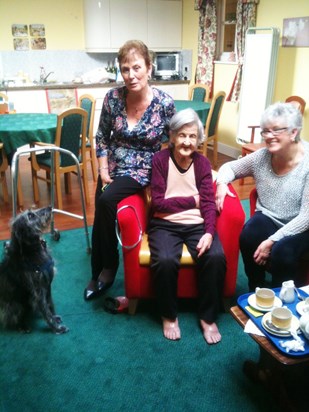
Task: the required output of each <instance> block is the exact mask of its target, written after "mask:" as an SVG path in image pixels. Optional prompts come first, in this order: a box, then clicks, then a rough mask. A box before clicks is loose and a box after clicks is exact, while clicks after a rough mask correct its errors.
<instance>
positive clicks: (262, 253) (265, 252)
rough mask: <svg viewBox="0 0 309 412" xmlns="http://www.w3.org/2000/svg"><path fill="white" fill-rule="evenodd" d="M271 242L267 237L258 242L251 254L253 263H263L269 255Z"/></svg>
mask: <svg viewBox="0 0 309 412" xmlns="http://www.w3.org/2000/svg"><path fill="white" fill-rule="evenodd" d="M273 244H274V242H273V241H272V240H269V239H266V240H264V241H263V242H262V243H260V245H259V246H258V248H257V249H256V251H255V252H254V255H253V258H254V260H255V263H257V264H258V265H265V263H266V262H267V260H268V258H269V256H270V252H271V248H272V247H273Z"/></svg>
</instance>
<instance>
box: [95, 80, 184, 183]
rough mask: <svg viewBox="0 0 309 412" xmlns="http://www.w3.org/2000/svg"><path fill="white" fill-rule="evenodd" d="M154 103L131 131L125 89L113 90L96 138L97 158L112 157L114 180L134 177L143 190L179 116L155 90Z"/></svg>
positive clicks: (155, 89)
mask: <svg viewBox="0 0 309 412" xmlns="http://www.w3.org/2000/svg"><path fill="white" fill-rule="evenodd" d="M152 90H153V99H152V101H151V103H150V105H149V106H148V108H147V109H146V111H145V113H144V114H143V116H142V118H141V119H140V120H139V122H138V123H137V124H136V125H135V126H134V127H133V128H129V127H128V123H127V113H126V105H125V101H126V95H127V89H126V87H125V86H123V87H120V88H115V89H112V90H110V91H109V92H108V93H107V94H106V96H105V99H104V102H103V107H102V112H101V117H100V122H99V127H98V131H97V134H96V154H97V157H98V158H99V157H104V156H108V167H109V174H110V177H111V178H114V177H119V176H131V177H132V178H133V179H135V180H137V181H138V182H139V183H140V184H141V185H142V186H146V185H148V184H149V182H150V177H151V176H150V174H151V164H152V157H153V155H154V153H155V152H157V151H159V150H160V148H161V142H162V140H164V138H165V139H166V138H167V137H168V124H169V120H170V118H171V117H172V116H173V115H174V113H175V112H176V109H175V105H174V101H173V99H172V98H171V97H170V96H169V95H168V94H167V93H165V92H163V91H162V90H159V89H157V88H154V87H153V88H152Z"/></svg>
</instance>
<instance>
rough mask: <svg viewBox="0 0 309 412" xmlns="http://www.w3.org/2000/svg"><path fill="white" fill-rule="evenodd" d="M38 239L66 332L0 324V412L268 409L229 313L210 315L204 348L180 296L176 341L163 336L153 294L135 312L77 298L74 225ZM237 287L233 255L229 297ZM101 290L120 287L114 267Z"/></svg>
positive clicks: (247, 345) (250, 348)
mask: <svg viewBox="0 0 309 412" xmlns="http://www.w3.org/2000/svg"><path fill="white" fill-rule="evenodd" d="M46 239H47V241H48V244H49V247H50V249H51V251H52V254H53V256H54V259H55V261H56V266H57V275H56V278H55V280H54V283H53V296H54V301H55V306H56V309H57V313H59V314H60V315H61V316H62V318H63V321H64V323H65V324H66V325H67V326H68V327H69V328H70V331H69V333H67V334H65V335H59V336H58V335H54V334H53V333H51V332H50V330H49V329H48V328H47V326H46V325H45V323H44V322H43V321H42V320H40V319H38V320H36V322H35V324H34V327H33V331H32V333H31V334H28V335H23V334H20V333H18V332H14V331H2V330H1V331H0V411H1V412H19V411H21V412H41V411H42V412H43V411H44V412H56V411H95V412H96V411H108V412H109V411H110V412H115V411H142V412H144V411H145V412H148V411H149V412H150V411H154V412H155V411H156V412H157V411H159V412H160V411H171V412H173V411H186V412H190V411H214V412H216V411H220V412H233V411H239V410H243V411H246V412H250V411H276V410H277V409H276V406H275V405H274V402H273V401H272V399H271V397H270V395H269V394H268V393H265V391H264V390H263V388H262V387H261V386H260V385H255V384H254V383H252V382H251V381H250V380H248V379H247V378H246V377H245V375H244V374H243V372H242V364H243V361H244V360H245V359H246V358H251V359H253V360H257V358H258V346H257V344H256V343H255V342H254V341H253V340H252V339H251V338H250V337H249V336H248V335H245V334H244V332H243V330H242V328H241V327H240V326H239V325H238V324H237V323H236V322H235V321H234V320H233V319H232V317H231V315H230V314H228V313H222V314H220V317H219V319H218V326H219V328H220V331H221V333H222V342H221V343H220V344H218V345H214V346H209V345H207V344H206V343H205V341H204V339H203V337H202V334H201V331H200V330H199V327H198V320H197V317H196V308H195V302H194V301H191V300H188V301H183V302H181V303H180V311H179V321H180V326H181V330H182V339H181V340H180V341H178V342H170V341H167V340H166V339H164V338H163V336H162V331H161V324H160V321H159V318H158V315H157V313H156V308H155V303H154V301H145V302H141V303H140V305H139V306H138V310H137V313H136V315H135V316H129V315H127V314H120V315H111V314H108V313H106V312H105V311H104V310H103V308H102V304H103V298H102V299H99V300H98V301H95V302H84V300H83V297H82V295H83V289H84V287H85V285H86V283H87V281H88V278H89V277H90V256H89V255H87V253H86V242H85V235H84V231H83V230H82V229H77V230H71V231H64V232H61V239H60V241H59V242H55V241H53V240H51V239H50V237H49V235H46ZM1 243H2V242H1ZM0 248H2V244H0ZM0 250H1V249H0ZM245 292H247V288H246V279H245V275H244V272H243V266H242V262H241V260H240V265H239V276H238V282H237V292H236V296H235V299H234V301H236V297H237V296H238V295H240V294H242V293H245ZM109 294H110V295H112V296H117V295H122V294H123V271H122V266H121V268H120V269H119V272H118V275H117V279H116V282H115V284H114V286H113V287H112V289H110V291H109Z"/></svg>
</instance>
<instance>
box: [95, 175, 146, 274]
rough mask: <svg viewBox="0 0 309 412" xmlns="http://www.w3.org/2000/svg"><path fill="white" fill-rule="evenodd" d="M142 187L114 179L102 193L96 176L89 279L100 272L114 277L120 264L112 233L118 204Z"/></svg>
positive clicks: (114, 237) (115, 239)
mask: <svg viewBox="0 0 309 412" xmlns="http://www.w3.org/2000/svg"><path fill="white" fill-rule="evenodd" d="M141 189H142V186H141V185H140V184H139V183H138V182H137V181H136V180H135V179H133V178H131V177H129V176H122V177H116V178H115V179H114V181H113V182H112V183H111V184H110V185H109V186H108V187H107V188H106V189H105V190H104V192H102V181H101V178H100V176H99V177H98V183H97V188H96V194H95V215H94V223H93V228H92V254H91V269H92V279H93V280H97V279H98V277H99V274H100V273H101V271H102V269H103V268H104V269H111V270H112V271H113V272H114V273H115V275H116V272H117V268H118V264H119V252H118V240H117V236H116V232H115V221H116V213H117V205H118V203H119V202H120V201H121V200H123V199H124V198H126V197H128V196H131V195H133V194H135V193H137V192H138V191H139V190H141Z"/></svg>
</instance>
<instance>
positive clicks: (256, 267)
mask: <svg viewBox="0 0 309 412" xmlns="http://www.w3.org/2000/svg"><path fill="white" fill-rule="evenodd" d="M260 126H261V135H262V137H263V139H264V141H265V143H266V147H265V148H263V149H260V150H257V151H256V152H254V153H252V154H250V155H247V156H245V157H243V158H241V159H239V160H235V161H232V162H228V163H226V164H224V165H223V166H222V167H221V168H220V170H219V173H218V177H217V184H218V186H217V193H216V205H217V210H218V211H219V212H220V211H221V210H222V207H223V202H224V198H225V196H226V195H228V196H233V195H232V194H231V193H230V192H229V190H228V187H227V184H228V183H230V182H232V181H233V180H235V179H239V178H242V177H246V176H252V177H253V178H254V179H255V184H256V190H257V195H258V199H257V204H256V211H255V214H254V215H253V216H252V217H251V218H250V219H249V221H248V222H247V223H246V224H245V226H244V228H243V231H242V233H241V236H240V249H241V253H242V257H243V261H244V265H245V271H246V274H247V276H248V281H249V290H250V291H253V290H254V289H255V288H256V287H257V286H263V285H264V282H265V271H266V269H267V271H268V272H270V273H271V274H272V287H278V286H280V285H281V283H282V281H284V280H288V279H295V278H297V276H298V273H299V259H300V257H301V255H303V254H304V253H305V252H306V251H308V250H309V143H308V142H305V141H303V140H301V139H300V131H301V129H302V115H301V113H300V111H299V110H298V109H297V108H295V106H293V105H292V104H291V103H275V104H273V105H271V106H269V107H268V108H267V109H266V110H265V111H264V113H263V114H262V118H261V122H260Z"/></svg>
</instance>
